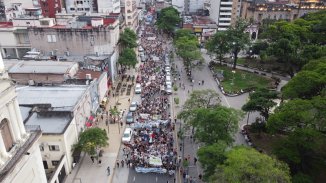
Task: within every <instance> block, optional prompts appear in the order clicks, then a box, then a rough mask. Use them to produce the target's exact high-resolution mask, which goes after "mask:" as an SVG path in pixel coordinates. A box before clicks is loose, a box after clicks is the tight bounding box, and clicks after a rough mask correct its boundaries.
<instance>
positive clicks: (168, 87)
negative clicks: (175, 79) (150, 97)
mask: <svg viewBox="0 0 326 183" xmlns="http://www.w3.org/2000/svg"><path fill="white" fill-rule="evenodd" d="M165 92H166V93H167V94H168V95H170V94H172V85H166V87H165Z"/></svg>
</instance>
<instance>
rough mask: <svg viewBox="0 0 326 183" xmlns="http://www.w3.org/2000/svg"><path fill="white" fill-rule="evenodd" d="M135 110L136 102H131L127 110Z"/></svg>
mask: <svg viewBox="0 0 326 183" xmlns="http://www.w3.org/2000/svg"><path fill="white" fill-rule="evenodd" d="M136 110H137V102H131V104H130V107H129V111H130V112H134V111H136Z"/></svg>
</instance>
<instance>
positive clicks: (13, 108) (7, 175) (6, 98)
mask: <svg viewBox="0 0 326 183" xmlns="http://www.w3.org/2000/svg"><path fill="white" fill-rule="evenodd" d="M40 137H41V129H40V127H39V126H28V125H26V127H25V126H24V124H23V120H22V116H21V112H20V109H19V106H18V102H17V97H16V92H15V87H14V85H13V83H12V82H11V81H10V79H9V77H8V74H7V73H6V72H5V69H4V64H3V60H2V57H1V55H0V182H3V183H21V182H24V183H46V182H47V179H46V176H45V171H44V168H43V164H42V158H41V152H40V149H39V144H38V140H39V139H40Z"/></svg>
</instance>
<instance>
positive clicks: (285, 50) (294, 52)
mask: <svg viewBox="0 0 326 183" xmlns="http://www.w3.org/2000/svg"><path fill="white" fill-rule="evenodd" d="M299 46H300V41H299V40H298V39H296V40H293V41H291V40H290V39H286V38H281V39H279V40H277V41H276V42H274V43H272V44H271V45H270V46H269V47H268V49H267V53H268V54H269V55H272V56H274V57H275V58H277V60H278V61H279V62H281V63H283V64H284V66H285V68H284V69H285V71H286V73H287V74H289V75H290V76H291V77H293V76H294V73H295V72H296V71H297V70H298V69H299V68H300V66H301V62H300V61H299V60H300V59H299V57H298V52H299Z"/></svg>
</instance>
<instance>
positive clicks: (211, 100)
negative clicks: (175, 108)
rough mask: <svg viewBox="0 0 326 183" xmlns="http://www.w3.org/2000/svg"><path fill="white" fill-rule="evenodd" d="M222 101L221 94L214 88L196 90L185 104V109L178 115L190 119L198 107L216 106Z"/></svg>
mask: <svg viewBox="0 0 326 183" xmlns="http://www.w3.org/2000/svg"><path fill="white" fill-rule="evenodd" d="M220 102H221V100H220V96H219V94H218V93H217V92H216V91H214V90H211V89H206V90H194V91H193V92H191V94H190V96H189V98H188V99H187V100H186V102H185V104H184V105H183V110H182V111H181V112H180V113H179V115H178V117H179V118H181V119H184V120H185V121H188V120H189V119H190V118H191V117H192V113H193V110H195V109H198V108H215V107H217V106H218V105H219V104H220Z"/></svg>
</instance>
